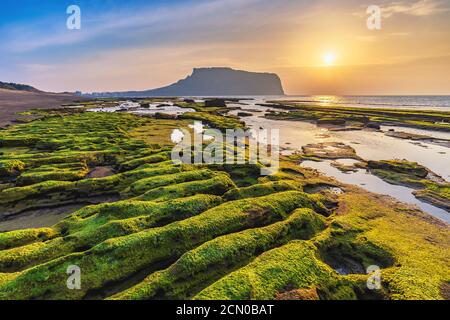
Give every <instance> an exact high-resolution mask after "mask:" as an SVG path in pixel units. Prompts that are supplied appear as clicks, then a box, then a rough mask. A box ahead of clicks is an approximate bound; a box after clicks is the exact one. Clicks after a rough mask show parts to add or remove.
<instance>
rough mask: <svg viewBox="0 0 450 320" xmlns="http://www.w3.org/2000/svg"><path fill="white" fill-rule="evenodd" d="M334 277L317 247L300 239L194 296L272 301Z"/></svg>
mask: <svg viewBox="0 0 450 320" xmlns="http://www.w3.org/2000/svg"><path fill="white" fill-rule="evenodd" d="M333 277H335V275H334V274H333V272H332V270H331V269H330V267H329V266H327V265H326V264H325V263H323V262H322V261H320V260H319V259H318V258H317V249H316V248H315V247H314V246H313V245H312V244H311V243H309V242H307V241H301V240H297V241H292V242H290V243H289V244H287V245H284V246H282V247H280V248H276V249H273V250H270V251H268V252H265V253H263V254H262V255H260V256H259V257H258V258H256V259H255V260H254V261H253V262H251V263H250V264H249V265H247V266H245V267H243V268H241V269H239V270H237V271H235V272H232V273H230V274H229V275H227V276H225V277H223V278H222V279H220V280H218V281H217V282H215V283H213V284H212V285H210V286H209V287H207V288H205V289H204V290H202V291H201V292H200V293H199V294H197V295H196V296H195V299H200V300H205V299H206V300H248V299H257V300H268V299H269V300H270V299H274V298H275V296H276V294H277V293H279V292H284V291H286V288H309V287H310V286H311V285H317V284H319V285H320V284H328V283H330V282H331V281H333V280H334V279H333ZM350 297H351V296H350Z"/></svg>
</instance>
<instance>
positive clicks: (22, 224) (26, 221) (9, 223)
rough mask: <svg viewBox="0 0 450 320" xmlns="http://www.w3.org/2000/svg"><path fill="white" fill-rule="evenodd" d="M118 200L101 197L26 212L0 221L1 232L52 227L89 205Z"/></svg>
mask: <svg viewBox="0 0 450 320" xmlns="http://www.w3.org/2000/svg"><path fill="white" fill-rule="evenodd" d="M117 200H119V197H117V196H99V197H92V198H89V199H86V202H81V203H74V204H68V205H62V206H57V207H46V208H41V209H31V210H26V211H23V212H22V213H20V214H17V215H14V216H10V217H8V218H7V219H5V220H3V221H0V232H6V231H13V230H21V229H30V228H45V227H51V226H53V225H55V224H56V223H58V222H59V221H61V220H62V219H64V218H66V217H67V216H69V215H71V214H72V213H74V212H75V211H77V210H79V209H81V208H83V207H85V206H87V205H92V204H98V203H104V202H114V201H117Z"/></svg>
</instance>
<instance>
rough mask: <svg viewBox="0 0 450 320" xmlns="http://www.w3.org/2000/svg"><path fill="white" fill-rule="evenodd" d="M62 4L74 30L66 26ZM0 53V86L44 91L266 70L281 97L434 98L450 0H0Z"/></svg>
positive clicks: (449, 52) (446, 87)
mask: <svg viewBox="0 0 450 320" xmlns="http://www.w3.org/2000/svg"><path fill="white" fill-rule="evenodd" d="M70 5H78V6H79V7H80V9H81V29H80V30H69V29H68V28H67V27H66V20H67V19H68V17H69V15H68V14H67V13H66V9H67V7H68V6H70ZM370 5H377V6H379V8H380V9H381V29H379V30H369V29H368V27H367V23H366V22H367V19H368V17H369V15H368V14H367V12H366V10H367V8H368V6H370ZM0 57H1V59H0V60H1V61H0V81H7V82H18V83H26V84H30V85H33V86H35V87H37V88H39V89H42V90H47V91H52V92H63V91H77V90H79V91H83V92H94V91H126V90H145V89H151V88H157V87H161V86H165V85H168V84H171V83H173V82H176V81H177V80H179V79H181V78H185V77H186V76H187V75H189V74H190V73H191V72H192V69H193V68H195V67H213V66H226V67H232V68H235V69H240V70H248V71H257V72H275V73H277V74H278V75H279V76H280V78H281V79H282V83H283V86H284V88H285V91H286V93H288V94H292V95H295V94H330V95H331V94H336V95H377V94H380V95H395V94H398V95H403V94H411V95H427V94H430V95H432V94H442V95H444V94H450V1H448V0H367V1H365V0H315V1H312V0H276V1H274V0H170V1H168V0H147V1H144V0H127V1H122V0H83V1H75V0H68V1H66V0H40V1H35V0H15V1H13V0H2V1H1V3H0Z"/></svg>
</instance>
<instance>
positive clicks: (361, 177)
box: [301, 160, 450, 222]
mask: <svg viewBox="0 0 450 320" xmlns="http://www.w3.org/2000/svg"><path fill="white" fill-rule="evenodd" d="M353 161H354V160H353ZM339 162H341V163H345V162H346V164H349V161H341V160H339ZM330 163H331V161H323V162H315V161H304V162H302V164H301V166H302V167H307V168H312V169H316V170H318V171H320V172H322V173H324V174H326V175H327V176H330V177H334V178H335V179H337V180H339V181H341V182H343V183H348V184H354V185H359V186H361V187H362V188H364V189H366V190H368V191H371V192H374V193H380V194H384V195H389V196H392V197H395V198H396V199H398V200H400V201H403V202H406V203H410V204H414V205H417V206H419V207H420V208H421V209H422V210H423V211H425V212H428V213H430V214H431V215H433V216H435V217H437V218H439V219H441V220H444V221H446V222H450V214H449V213H447V212H446V211H445V210H443V209H439V208H436V207H434V206H432V205H430V204H427V203H424V202H421V201H420V200H418V199H417V198H416V197H414V195H413V194H412V191H413V189H411V188H407V187H403V186H396V185H392V184H389V183H387V182H384V181H383V180H381V179H380V178H378V177H376V176H374V175H372V174H370V173H367V172H366V170H362V169H359V170H358V171H357V172H350V173H343V172H341V171H340V170H339V169H337V168H334V167H333V166H331V165H330Z"/></svg>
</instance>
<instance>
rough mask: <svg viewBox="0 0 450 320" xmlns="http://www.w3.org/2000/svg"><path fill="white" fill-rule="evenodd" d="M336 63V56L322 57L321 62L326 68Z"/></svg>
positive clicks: (327, 54) (325, 55) (329, 54)
mask: <svg viewBox="0 0 450 320" xmlns="http://www.w3.org/2000/svg"><path fill="white" fill-rule="evenodd" d="M335 61H336V55H335V54H334V53H331V52H329V53H326V54H324V55H323V62H324V64H325V65H327V66H331V65H333V64H334V62H335Z"/></svg>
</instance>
